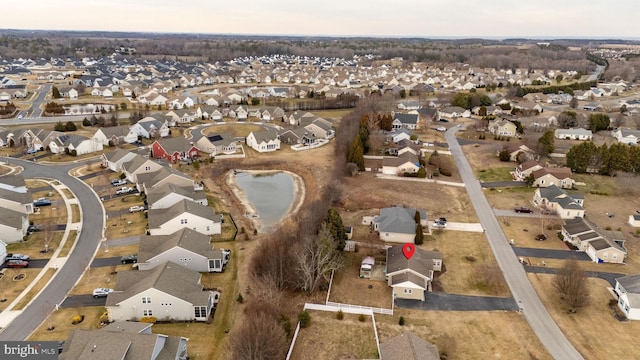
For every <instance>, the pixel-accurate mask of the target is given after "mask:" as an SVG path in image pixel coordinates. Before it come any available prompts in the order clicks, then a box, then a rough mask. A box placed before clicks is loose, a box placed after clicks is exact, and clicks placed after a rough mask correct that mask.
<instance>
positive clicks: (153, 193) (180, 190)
mask: <svg viewBox="0 0 640 360" xmlns="http://www.w3.org/2000/svg"><path fill="white" fill-rule="evenodd" d="M145 194H146V195H147V205H148V207H149V209H166V208H168V207H171V206H173V205H174V204H176V203H178V202H180V201H182V200H185V199H186V200H189V201H193V202H196V203H198V204H200V205H204V206H207V205H209V202H208V200H207V194H206V193H205V192H204V191H203V190H195V189H194V187H193V186H192V185H188V186H178V185H176V184H172V183H165V184H162V185H159V186H156V187H154V188H151V189H148V190H147V191H146V193H145Z"/></svg>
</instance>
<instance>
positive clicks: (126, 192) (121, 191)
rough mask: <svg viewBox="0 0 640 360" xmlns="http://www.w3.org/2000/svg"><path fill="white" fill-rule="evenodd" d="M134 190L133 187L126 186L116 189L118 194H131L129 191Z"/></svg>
mask: <svg viewBox="0 0 640 360" xmlns="http://www.w3.org/2000/svg"><path fill="white" fill-rule="evenodd" d="M132 192H133V189H132V188H130V187H127V186H125V187H123V188H120V189H118V190H116V195H123V194H129V193H132Z"/></svg>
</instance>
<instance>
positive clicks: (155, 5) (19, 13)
mask: <svg viewBox="0 0 640 360" xmlns="http://www.w3.org/2000/svg"><path fill="white" fill-rule="evenodd" d="M1 9H2V14H3V16H2V22H1V23H0V28H5V29H8V28H11V29H55V30H106V31H144V32H181V33H185V32H186V33H210V34H263V35H282V34H285V35H332V36H391V37H396V36H416V37H498V38H505V37H519V36H524V37H536V38H539V37H543V38H544V37H547V38H550V37H582V38H603V37H606V38H635V39H640V30H639V29H640V27H639V26H638V25H637V20H638V16H639V15H640V3H639V2H638V0H613V1H605V0H597V1H596V0H532V1H522V0H458V1H455V0H453V1H452V0H449V1H445V0H440V1H433V0H404V1H403V0H396V1H393V0H386V1H382V0H366V1H364V0H341V1H336V0H324V1H323V0H320V1H318V0H306V1H305V0H240V1H230V0H18V1H6V0H5V1H2V6H1Z"/></svg>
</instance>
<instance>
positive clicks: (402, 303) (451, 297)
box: [396, 291, 520, 311]
mask: <svg viewBox="0 0 640 360" xmlns="http://www.w3.org/2000/svg"><path fill="white" fill-rule="evenodd" d="M396 306H397V307H401V308H406V309H415V310H449V311H517V310H519V309H520V308H519V306H518V304H516V301H515V300H514V299H513V298H512V297H509V298H503V297H492V296H470V295H457V294H447V293H440V292H428V291H427V292H425V300H424V301H420V300H407V299H396Z"/></svg>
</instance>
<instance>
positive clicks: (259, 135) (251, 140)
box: [246, 129, 280, 153]
mask: <svg viewBox="0 0 640 360" xmlns="http://www.w3.org/2000/svg"><path fill="white" fill-rule="evenodd" d="M246 143H247V146H249V147H251V148H252V149H253V150H255V151H257V152H261V153H263V152H271V151H276V150H280V138H279V137H278V133H277V131H273V130H269V129H265V130H260V131H252V132H251V133H249V135H247V138H246Z"/></svg>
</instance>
